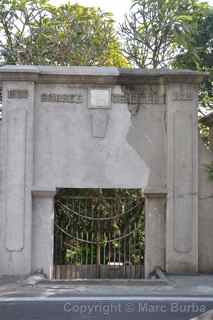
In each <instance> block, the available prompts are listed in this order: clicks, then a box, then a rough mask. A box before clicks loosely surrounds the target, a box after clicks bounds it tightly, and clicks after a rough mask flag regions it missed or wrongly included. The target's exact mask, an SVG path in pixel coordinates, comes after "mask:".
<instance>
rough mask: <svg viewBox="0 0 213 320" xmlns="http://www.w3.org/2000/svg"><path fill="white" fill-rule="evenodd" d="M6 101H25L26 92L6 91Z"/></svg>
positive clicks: (18, 90)
mask: <svg viewBox="0 0 213 320" xmlns="http://www.w3.org/2000/svg"><path fill="white" fill-rule="evenodd" d="M7 97H8V99H27V98H28V90H20V89H10V90H8V91H7Z"/></svg>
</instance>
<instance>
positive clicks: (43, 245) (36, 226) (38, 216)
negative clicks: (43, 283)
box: [32, 190, 55, 279]
mask: <svg viewBox="0 0 213 320" xmlns="http://www.w3.org/2000/svg"><path fill="white" fill-rule="evenodd" d="M54 196H55V191H54V190H53V191H49V190H39V191H36V190H34V191H33V206H32V207H33V219H32V272H37V271H39V272H43V273H44V274H46V276H47V277H48V278H49V279H51V278H52V274H53V249H54V248H53V246H54Z"/></svg>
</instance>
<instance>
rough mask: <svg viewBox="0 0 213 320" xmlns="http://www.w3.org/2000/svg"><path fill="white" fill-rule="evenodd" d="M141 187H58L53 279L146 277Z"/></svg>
mask: <svg viewBox="0 0 213 320" xmlns="http://www.w3.org/2000/svg"><path fill="white" fill-rule="evenodd" d="M144 246H145V215H144V197H143V193H142V191H141V189H60V190H58V192H57V195H56V197H55V231H54V271H53V272H54V274H53V277H54V278H55V279H141V278H143V277H144V249H145V248H144Z"/></svg>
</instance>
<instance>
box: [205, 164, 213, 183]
mask: <svg viewBox="0 0 213 320" xmlns="http://www.w3.org/2000/svg"><path fill="white" fill-rule="evenodd" d="M206 169H207V171H208V175H209V178H210V179H211V180H213V161H212V162H211V163H210V164H208V165H207V166H206Z"/></svg>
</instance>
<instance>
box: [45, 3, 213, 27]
mask: <svg viewBox="0 0 213 320" xmlns="http://www.w3.org/2000/svg"><path fill="white" fill-rule="evenodd" d="M50 2H51V3H52V4H54V5H59V4H62V3H65V2H67V0H50ZM70 2H71V3H79V4H82V5H85V6H91V7H100V8H101V9H102V10H103V11H110V12H112V13H113V14H114V16H115V19H116V21H117V22H118V23H119V22H122V20H123V17H124V15H125V13H128V10H129V8H130V6H131V0H71V1H70ZM207 2H208V3H209V4H210V5H212V6H213V0H207Z"/></svg>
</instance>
